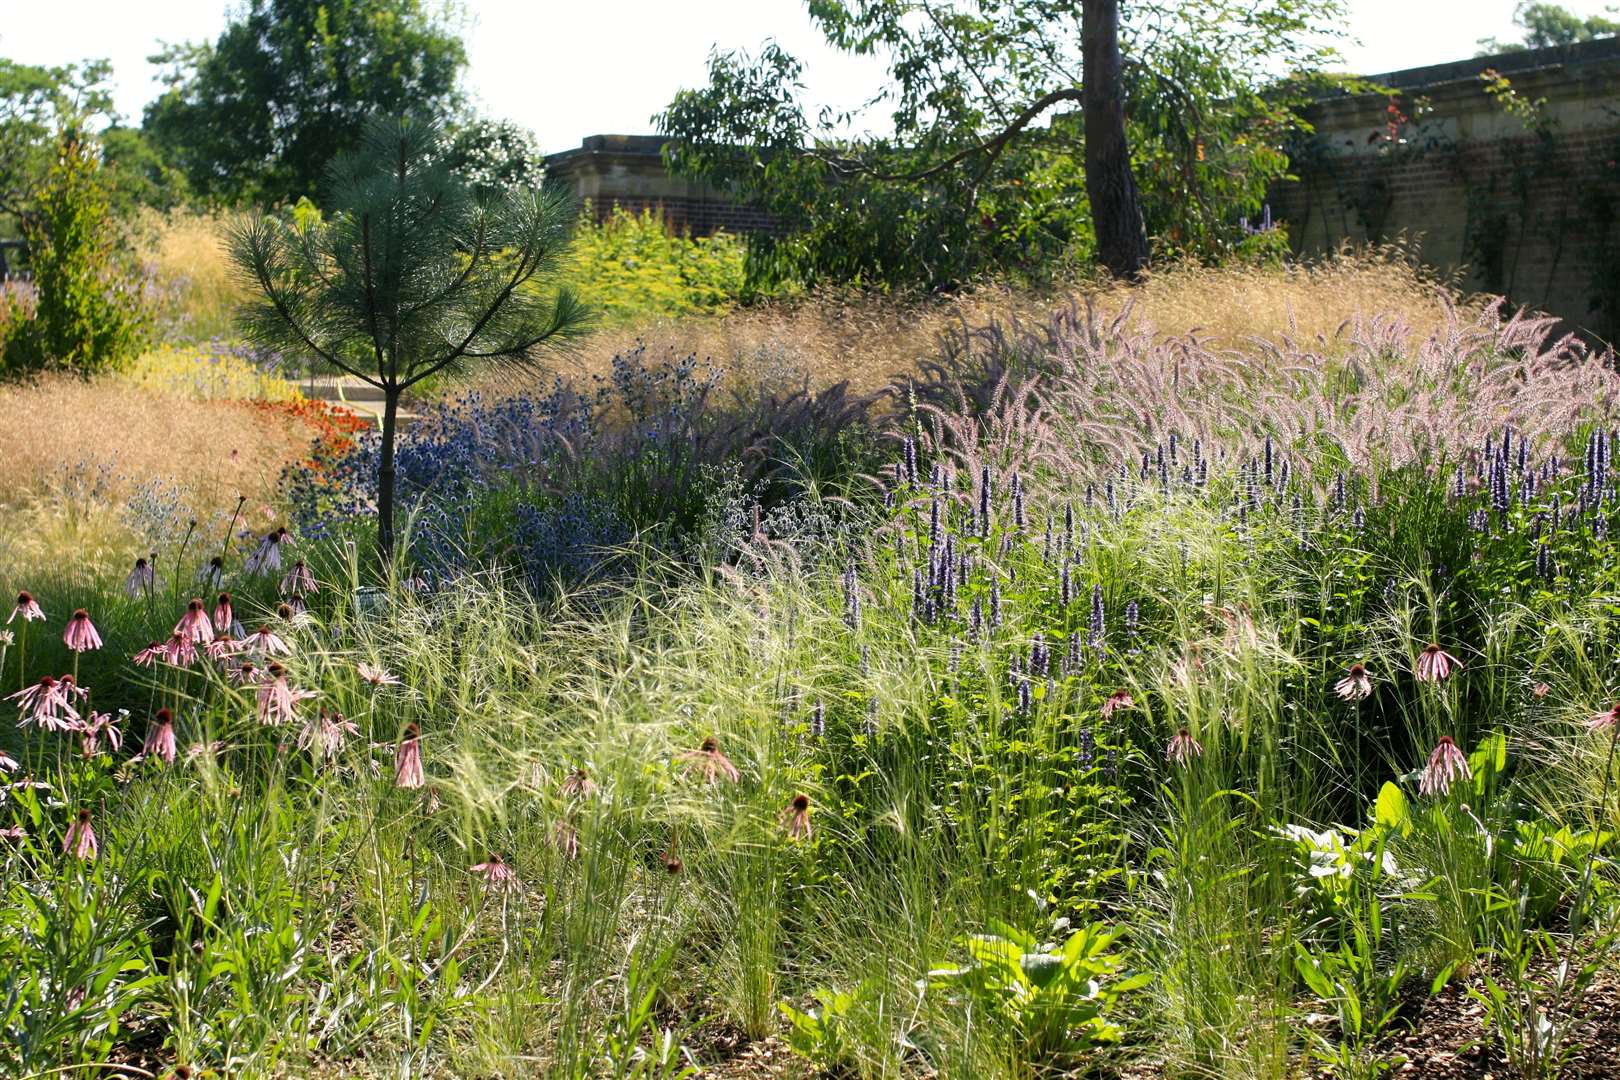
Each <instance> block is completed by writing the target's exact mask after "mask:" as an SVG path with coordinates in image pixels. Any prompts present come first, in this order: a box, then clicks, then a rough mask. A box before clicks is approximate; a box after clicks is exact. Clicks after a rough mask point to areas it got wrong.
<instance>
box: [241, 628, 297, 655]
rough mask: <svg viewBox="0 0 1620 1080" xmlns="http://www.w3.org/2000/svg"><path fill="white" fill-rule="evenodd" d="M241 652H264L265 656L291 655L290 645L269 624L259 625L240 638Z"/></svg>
mask: <svg viewBox="0 0 1620 1080" xmlns="http://www.w3.org/2000/svg"><path fill="white" fill-rule="evenodd" d="M242 651H243V652H257V653H264V654H265V655H266V656H291V655H292V646H291V645H288V644H287V642H286V641H285V640H283V639H282V637H281V635H280V634H278V633H276V632H275V630H273V629H272V628H271V627H269V626H261V627H259V628H258V629H257V630H255V631H253V633H251V634H249V635H248V636H247V637H245V638H243V639H242Z"/></svg>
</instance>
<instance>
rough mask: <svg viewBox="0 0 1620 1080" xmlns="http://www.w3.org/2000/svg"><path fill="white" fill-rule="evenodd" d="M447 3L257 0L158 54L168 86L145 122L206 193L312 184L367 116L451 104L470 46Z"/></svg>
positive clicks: (274, 192) (279, 193)
mask: <svg viewBox="0 0 1620 1080" xmlns="http://www.w3.org/2000/svg"><path fill="white" fill-rule="evenodd" d="M440 11H441V9H439V8H438V7H437V6H436V5H434V4H432V3H429V2H427V0H335V2H334V0H249V2H248V3H247V4H246V5H245V6H243V7H242V9H241V10H240V11H235V12H233V16H232V18H231V21H230V23H229V25H227V26H226V28H225V30H224V32H222V33H221V34H220V36H219V39H218V40H217V41H215V42H214V43H213V44H202V45H198V44H183V45H172V46H169V47H168V48H166V49H165V50H164V52H163V53H162V54H161V55H159V56H158V57H157V58H156V61H157V62H158V63H163V64H168V65H169V68H168V70H167V73H166V75H165V79H166V82H167V84H168V88H167V90H166V91H165V92H164V93H163V95H162V96H161V97H159V98H158V99H157V100H156V101H154V102H152V103H151V104H150V105H148V106H147V107H146V113H145V121H144V125H143V130H144V131H145V132H146V134H147V135H148V136H149V137H150V138H151V140H152V141H153V143H154V144H155V145H156V146H157V147H158V149H159V151H160V153H161V154H162V155H163V158H164V159H165V160H166V161H169V162H172V163H173V165H174V166H175V167H176V168H178V169H179V170H180V171H181V172H183V173H184V174H185V176H186V177H187V179H188V180H189V181H190V185H191V189H192V191H194V192H195V193H196V194H197V195H199V196H201V197H204V198H210V199H219V200H224V201H228V202H242V201H245V200H254V201H257V202H260V203H268V204H274V203H281V202H291V201H292V200H294V199H296V198H298V197H299V196H301V195H315V194H316V193H317V190H318V188H319V185H320V183H321V181H322V179H323V177H324V176H325V175H326V169H327V166H328V164H329V163H330V162H331V161H332V160H333V159H334V158H336V157H337V156H338V155H340V154H343V153H347V152H351V151H354V150H356V149H357V148H359V147H360V145H361V143H362V140H363V135H364V130H365V124H366V122H367V120H368V119H369V118H371V117H373V116H375V115H377V114H379V113H401V112H406V111H420V112H425V113H435V114H441V115H442V114H444V113H445V112H447V111H448V110H449V109H450V107H451V106H453V105H454V104H455V102H456V100H457V91H456V80H457V78H458V77H459V75H460V73H461V71H462V69H463V68H464V67H465V66H466V62H467V56H466V51H465V49H464V48H463V47H462V43H461V39H460V37H459V36H458V35H457V33H456V30H455V27H454V25H453V23H452V21H451V19H450V18H449V17H448V16H447V15H444V14H441V13H440ZM320 194H321V195H322V196H323V198H322V203H323V205H335V204H329V203H328V202H327V200H326V198H325V196H326V194H327V193H325V192H321V193H320Z"/></svg>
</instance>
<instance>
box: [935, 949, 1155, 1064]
mask: <svg viewBox="0 0 1620 1080" xmlns="http://www.w3.org/2000/svg"><path fill="white" fill-rule="evenodd" d="M1064 925H1066V923H1065V922H1064V921H1063V920H1059V927H1060V928H1061V927H1062V926H1064ZM990 927H991V931H992V932H991V933H988V934H974V935H971V936H969V937H965V938H962V939H960V940H959V941H958V942H957V944H958V946H959V947H961V948H962V949H964V950H966V952H967V954H968V959H967V962H965V963H963V964H959V965H952V966H949V967H939V968H935V969H934V970H933V971H930V972H929V973H928V975H929V980H930V982H931V983H932V984H933V985H934V986H936V987H939V988H942V989H944V990H946V991H947V992H958V993H962V994H965V995H966V996H967V997H970V998H972V999H973V1000H974V1003H975V1005H976V1006H977V1007H978V1008H979V1009H982V1010H984V1011H986V1012H989V1013H992V1014H1000V1015H1002V1016H1003V1017H1005V1018H1006V1019H1007V1020H1009V1021H1010V1022H1011V1023H1012V1025H1013V1028H1014V1030H1015V1031H1016V1033H1017V1036H1018V1039H1019V1042H1020V1051H1021V1056H1022V1057H1023V1058H1024V1060H1026V1061H1031V1062H1034V1061H1043V1060H1047V1059H1049V1058H1052V1057H1054V1056H1056V1055H1059V1054H1063V1053H1070V1052H1075V1051H1079V1050H1083V1049H1085V1048H1086V1047H1088V1046H1092V1045H1094V1044H1098V1043H1111V1042H1118V1041H1119V1037H1120V1034H1121V1029H1120V1026H1119V1024H1118V1023H1116V1022H1115V1021H1114V1020H1113V1019H1111V1018H1110V1017H1109V1015H1108V1014H1109V1013H1110V1012H1112V1011H1113V1009H1114V1006H1115V1005H1117V1004H1118V1003H1119V1000H1120V999H1121V998H1122V997H1124V995H1125V994H1127V993H1129V992H1130V991H1132V990H1135V989H1138V988H1140V987H1143V986H1146V985H1147V984H1148V982H1149V981H1150V977H1149V976H1148V975H1146V974H1136V975H1122V974H1121V968H1122V967H1123V966H1124V961H1123V960H1122V959H1121V958H1120V957H1119V955H1118V954H1117V953H1112V952H1109V951H1108V950H1109V948H1110V947H1111V946H1112V945H1113V944H1114V942H1115V941H1116V940H1117V939H1118V936H1119V935H1118V933H1117V932H1116V931H1112V930H1110V929H1108V928H1107V927H1106V926H1104V925H1103V924H1102V923H1093V924H1092V925H1090V926H1086V927H1082V928H1081V929H1079V930H1076V931H1075V932H1074V933H1073V934H1071V935H1069V939H1068V940H1067V941H1065V942H1064V943H1063V944H1062V945H1061V946H1056V945H1052V944H1043V943H1041V942H1040V941H1038V940H1037V939H1036V937H1035V935H1033V934H1031V933H1028V932H1027V931H1024V930H1020V929H1018V928H1017V927H1013V926H1009V925H1007V924H1006V923H1002V922H998V921H992V922H991V924H990Z"/></svg>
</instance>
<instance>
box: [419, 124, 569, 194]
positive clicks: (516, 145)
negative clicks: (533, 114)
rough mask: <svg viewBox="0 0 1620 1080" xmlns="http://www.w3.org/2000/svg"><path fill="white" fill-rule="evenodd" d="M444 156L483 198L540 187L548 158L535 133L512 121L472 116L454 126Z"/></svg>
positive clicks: (449, 132)
mask: <svg viewBox="0 0 1620 1080" xmlns="http://www.w3.org/2000/svg"><path fill="white" fill-rule="evenodd" d="M444 153H445V157H446V159H447V161H448V162H449V165H450V168H451V169H452V170H453V171H454V172H455V173H456V174H457V175H458V176H460V177H461V178H462V179H463V180H465V181H466V183H467V184H469V185H470V186H471V187H472V189H473V191H474V193H476V194H477V195H479V196H480V197H483V198H492V197H497V198H498V197H500V196H502V195H505V194H506V193H507V192H509V191H513V190H519V191H522V190H527V189H530V188H537V187H539V186H540V182H541V181H542V180H543V179H545V172H546V156H545V154H543V153H542V152H541V150H540V145H539V144H538V143H537V142H535V139H534V132H532V131H530V130H529V129H528V128H526V127H523V126H522V125H520V124H516V123H513V122H512V121H510V120H494V119H491V118H489V117H484V116H471V117H467V118H464V119H459V120H456V121H454V122H453V123H451V124H450V125H449V127H448V129H447V130H446V132H445V148H444Z"/></svg>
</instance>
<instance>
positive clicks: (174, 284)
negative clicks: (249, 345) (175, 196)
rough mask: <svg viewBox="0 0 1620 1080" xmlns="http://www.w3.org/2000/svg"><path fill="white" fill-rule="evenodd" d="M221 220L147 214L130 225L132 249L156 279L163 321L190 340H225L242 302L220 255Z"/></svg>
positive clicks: (198, 215)
mask: <svg viewBox="0 0 1620 1080" xmlns="http://www.w3.org/2000/svg"><path fill="white" fill-rule="evenodd" d="M225 226H226V216H225V215H224V214H222V213H203V212H198V211H191V210H173V211H170V212H169V213H167V214H163V213H159V212H158V211H156V210H151V209H146V210H142V211H141V212H140V213H138V214H136V215H135V217H134V219H133V220H132V221H131V222H130V224H129V228H130V237H129V241H130V244H131V246H132V247H133V248H134V250H135V252H136V253H137V254H138V255H139V257H140V258H141V259H142V260H143V261H144V262H146V263H148V264H149V265H150V266H151V267H152V270H153V272H154V273H155V274H156V275H157V279H158V283H159V285H160V287H161V288H162V290H163V293H164V296H165V301H164V303H165V307H166V308H167V312H166V314H167V316H168V317H169V318H170V319H171V320H172V321H174V322H175V323H176V324H177V325H176V330H177V331H178V332H180V333H183V334H184V335H185V336H187V337H190V338H194V339H203V338H210V337H216V336H218V337H227V336H230V335H231V334H233V333H234V323H233V317H234V313H235V311H236V308H237V307H238V306H239V305H240V304H241V303H242V301H243V300H244V299H245V295H244V293H243V289H242V285H241V283H240V282H239V281H238V280H237V278H236V275H235V271H234V270H233V269H232V267H231V264H230V259H229V258H228V257H227V254H226V249H225Z"/></svg>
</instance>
